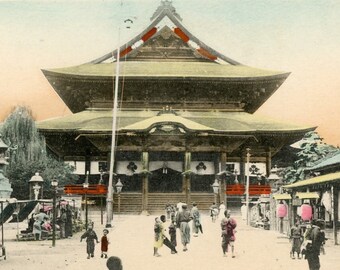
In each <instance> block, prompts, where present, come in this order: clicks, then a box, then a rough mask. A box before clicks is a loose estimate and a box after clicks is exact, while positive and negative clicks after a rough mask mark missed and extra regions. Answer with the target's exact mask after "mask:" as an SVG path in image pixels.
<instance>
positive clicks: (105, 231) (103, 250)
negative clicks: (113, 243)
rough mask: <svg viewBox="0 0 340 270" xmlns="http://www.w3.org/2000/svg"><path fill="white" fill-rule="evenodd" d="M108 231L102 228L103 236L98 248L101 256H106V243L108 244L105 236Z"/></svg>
mask: <svg viewBox="0 0 340 270" xmlns="http://www.w3.org/2000/svg"><path fill="white" fill-rule="evenodd" d="M108 233H109V230H108V229H104V230H103V236H102V238H101V241H100V243H101V246H100V249H101V252H102V254H101V255H100V257H101V258H107V250H108V245H109V244H110V243H109V239H108V238H107V235H108Z"/></svg>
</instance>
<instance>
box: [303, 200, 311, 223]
mask: <svg viewBox="0 0 340 270" xmlns="http://www.w3.org/2000/svg"><path fill="white" fill-rule="evenodd" d="M301 219H302V220H303V221H308V220H311V219H312V207H311V206H310V205H309V204H303V205H301Z"/></svg>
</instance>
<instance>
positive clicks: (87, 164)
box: [84, 149, 91, 175]
mask: <svg viewBox="0 0 340 270" xmlns="http://www.w3.org/2000/svg"><path fill="white" fill-rule="evenodd" d="M87 172H89V175H90V174H91V151H90V150H89V149H86V154H85V173H84V174H85V175H86V173H87Z"/></svg>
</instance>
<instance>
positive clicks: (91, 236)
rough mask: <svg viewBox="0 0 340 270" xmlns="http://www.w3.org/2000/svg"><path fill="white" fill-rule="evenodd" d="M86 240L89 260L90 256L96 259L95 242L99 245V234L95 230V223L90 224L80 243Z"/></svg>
mask: <svg viewBox="0 0 340 270" xmlns="http://www.w3.org/2000/svg"><path fill="white" fill-rule="evenodd" d="M84 238H86V251H87V258H88V259H90V256H91V257H94V244H95V243H94V240H96V242H97V243H99V241H98V237H97V234H96V233H95V231H94V230H93V223H90V224H89V226H88V229H87V231H86V232H85V233H84V234H83V235H82V236H81V237H80V242H81V241H82V240H83V239H84Z"/></svg>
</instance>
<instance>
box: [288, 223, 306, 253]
mask: <svg viewBox="0 0 340 270" xmlns="http://www.w3.org/2000/svg"><path fill="white" fill-rule="evenodd" d="M302 238H303V234H302V228H301V226H300V223H298V222H296V224H295V225H294V226H293V227H292V228H291V229H290V240H291V241H292V249H291V251H290V257H291V258H292V259H295V252H296V253H297V258H298V259H301V257H300V253H301V244H302Z"/></svg>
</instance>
